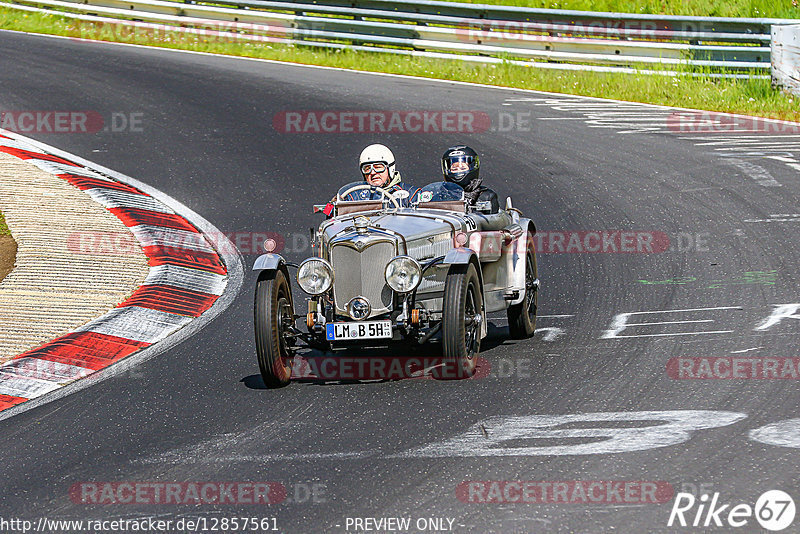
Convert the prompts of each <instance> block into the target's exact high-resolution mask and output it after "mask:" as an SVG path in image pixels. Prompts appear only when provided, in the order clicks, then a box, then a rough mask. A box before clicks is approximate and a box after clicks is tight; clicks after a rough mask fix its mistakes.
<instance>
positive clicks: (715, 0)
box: [452, 0, 800, 19]
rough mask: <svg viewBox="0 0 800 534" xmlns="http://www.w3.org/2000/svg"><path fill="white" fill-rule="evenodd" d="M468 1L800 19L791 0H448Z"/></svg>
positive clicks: (703, 15) (511, 4)
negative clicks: (561, 0) (721, 0)
mask: <svg viewBox="0 0 800 534" xmlns="http://www.w3.org/2000/svg"><path fill="white" fill-rule="evenodd" d="M452 1H459V2H466V3H470V4H501V5H509V6H523V7H536V8H547V9H574V10H578V11H612V12H615V13H648V14H652V15H696V16H701V17H757V18H781V19H794V18H800V7H798V5H797V4H796V3H794V2H792V0H727V1H725V2H720V1H719V0H564V1H563V2H558V1H550V0H452Z"/></svg>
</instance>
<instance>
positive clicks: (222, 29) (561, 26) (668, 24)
mask: <svg viewBox="0 0 800 534" xmlns="http://www.w3.org/2000/svg"><path fill="white" fill-rule="evenodd" d="M6 5H8V6H9V7H16V8H17V9H25V10H36V11H44V12H47V13H53V14H60V15H63V16H69V17H73V18H77V19H82V20H86V21H93V22H104V23H106V22H107V21H108V20H119V21H120V24H126V25H128V26H131V27H132V26H137V23H139V24H140V25H141V24H142V23H144V24H160V25H163V26H162V28H161V30H162V31H175V32H181V33H197V32H198V31H199V32H200V33H202V34H203V35H206V34H208V35H213V36H214V38H230V39H231V40H233V39H236V40H241V39H248V40H269V41H273V42H279V43H290V44H296V45H304V46H319V47H326V48H350V49H356V50H371V51H375V52H386V53H393V54H406V55H415V56H426V57H452V58H455V59H466V60H469V61H482V62H499V61H511V62H513V63H520V64H526V65H531V66H537V67H544V68H568V69H570V70H600V71H607V70H619V71H623V72H629V71H630V70H631V68H632V67H641V66H643V65H650V66H652V65H656V70H655V71H653V70H652V67H651V68H650V70H648V71H647V72H658V73H662V74H674V72H673V71H665V70H663V69H664V67H677V66H680V65H687V66H693V67H704V68H709V69H713V70H717V71H718V72H716V73H715V74H714V75H715V76H722V77H748V76H757V77H760V78H766V77H767V76H766V73H767V71H768V69H770V67H771V63H773V62H771V53H772V52H771V49H770V42H771V39H772V34H771V32H772V31H773V30H774V29H775V28H777V27H779V25H783V24H787V23H791V22H800V20H798V21H792V20H786V19H737V18H720V17H681V16H666V15H661V16H658V15H641V14H625V13H599V12H584V11H568V10H548V9H531V8H521V7H513V6H492V5H483V4H462V3H455V2H439V1H425V0H405V1H402V2H393V1H389V0H322V1H319V2H310V3H301V2H288V1H287V2H284V1H279V0H272V1H262V0H217V1H215V2H203V3H202V4H197V3H195V2H194V1H193V0H189V1H187V2H175V1H169V0H129V1H125V0H16V2H15V3H6ZM122 21H124V22H122ZM187 30H195V31H194V32H188V31H187ZM204 32H205V33H204ZM659 68H660V69H661V70H658V69H659Z"/></svg>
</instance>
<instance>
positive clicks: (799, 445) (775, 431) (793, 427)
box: [747, 419, 800, 449]
mask: <svg viewBox="0 0 800 534" xmlns="http://www.w3.org/2000/svg"><path fill="white" fill-rule="evenodd" d="M747 437H749V438H750V439H752V440H753V441H758V442H759V443H764V444H766V445H774V446H776V447H792V448H794V449H800V419H787V420H785V421H779V422H777V423H772V424H769V425H765V426H762V427H761V428H756V429H755V430H751V431H750V432H748V433H747Z"/></svg>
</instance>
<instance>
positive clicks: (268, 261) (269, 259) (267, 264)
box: [253, 254, 286, 271]
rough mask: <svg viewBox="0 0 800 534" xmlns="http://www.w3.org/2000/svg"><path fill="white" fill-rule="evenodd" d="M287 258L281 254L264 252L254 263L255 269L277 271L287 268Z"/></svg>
mask: <svg viewBox="0 0 800 534" xmlns="http://www.w3.org/2000/svg"><path fill="white" fill-rule="evenodd" d="M285 265H286V260H284V259H283V256H281V255H280V254H262V255H261V256H259V257H258V258H256V262H255V263H254V264H253V270H254V271H277V270H278V269H280V268H285V267H284V266H285Z"/></svg>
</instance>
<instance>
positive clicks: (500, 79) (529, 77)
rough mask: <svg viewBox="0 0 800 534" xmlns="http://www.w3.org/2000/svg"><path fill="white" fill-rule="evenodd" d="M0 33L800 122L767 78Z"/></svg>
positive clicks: (71, 30) (88, 31)
mask: <svg viewBox="0 0 800 534" xmlns="http://www.w3.org/2000/svg"><path fill="white" fill-rule="evenodd" d="M0 28H3V29H10V30H19V31H27V32H34V33H45V34H53V35H62V36H68V37H81V38H94V39H98V40H104V41H114V42H126V43H133V44H142V45H150V46H157V47H164V48H175V49H183V50H195V51H200V52H211V53H217V54H227V55H234V56H246V57H254V58H262V59H272V60H278V61H289V62H295V63H304V64H311V65H324V66H331V67H340V68H347V69H354V70H361V71H371V72H387V73H396V74H406V75H411V76H422V77H428V78H439V79H447V80H457V81H465V82H477V83H483V84H488V85H496V86H503V87H515V88H520V89H533V90H539V91H548V92H555V93H568V94H575V95H585V96H594V97H601V98H612V99H619V100H628V101H635V102H645V103H650V104H661V105H668V106H678V107H686V108H697V109H704V110H710V111H718V112H726V113H741V114H746V115H757V116H763V117H770V118H780V119H784V120H792V121H797V120H800V97H797V96H793V95H790V94H788V93H785V92H782V91H778V90H775V89H773V88H772V86H771V84H770V81H769V80H758V79H744V80H732V79H730V80H729V79H714V78H710V77H708V76H704V75H703V73H702V72H698V73H699V74H700V76H675V77H668V76H661V75H652V74H646V73H645V72H644V71H640V72H639V73H637V74H623V73H595V72H578V71H555V70H548V69H540V68H535V67H526V66H518V65H511V64H507V63H506V64H496V65H486V64H473V63H468V62H462V61H457V60H444V59H442V60H438V59H437V60H434V59H427V58H410V57H407V56H396V55H390V54H383V53H370V52H354V51H332V50H325V49H320V48H306V47H295V46H290V45H281V44H276V43H268V42H260V43H259V42H257V43H253V42H244V41H235V40H233V41H231V40H228V39H229V38H227V37H216V38H214V37H211V36H193V35H186V34H180V33H176V32H170V31H156V32H154V31H145V30H141V29H139V30H134V29H132V28H124V27H122V26H118V25H103V24H96V23H90V22H84V21H76V20H74V19H69V18H65V17H61V16H54V15H49V14H41V13H24V12H21V11H18V10H14V9H9V8H5V7H0ZM706 74H707V73H706Z"/></svg>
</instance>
